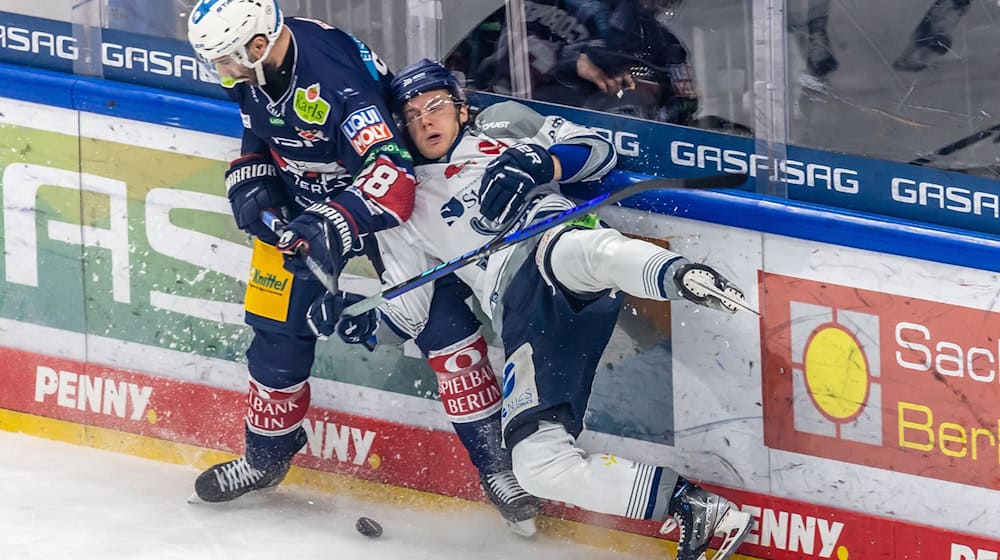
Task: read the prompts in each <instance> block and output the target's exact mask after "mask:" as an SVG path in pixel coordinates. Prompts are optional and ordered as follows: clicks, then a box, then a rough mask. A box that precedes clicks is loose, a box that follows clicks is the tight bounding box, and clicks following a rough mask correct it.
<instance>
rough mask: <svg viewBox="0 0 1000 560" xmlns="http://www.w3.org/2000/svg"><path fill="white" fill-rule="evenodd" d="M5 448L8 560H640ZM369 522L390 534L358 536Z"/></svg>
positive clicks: (69, 455) (0, 501)
mask: <svg viewBox="0 0 1000 560" xmlns="http://www.w3.org/2000/svg"><path fill="white" fill-rule="evenodd" d="M0 449H2V450H3V453H2V457H3V458H2V459H0V511H2V512H3V513H2V516H0V517H2V522H0V559H4V560H6V559H17V560H34V559H38V560H43V559H44V560H55V559H61V558H73V559H83V560H85V559H91V558H93V559H100V560H116V559H123V560H124V559H129V560H135V559H143V560H145V559H164V560H166V559H170V560H202V559H222V558H225V559H255V558H267V559H277V558H294V559H296V560H308V559H314V558H315V559H350V560H364V559H374V560H379V559H393V560H397V559H403V560H420V559H427V560H448V559H450V558H462V559H469V558H475V559H493V558H495V559H498V560H525V559H532V558H539V559H541V558H544V559H546V560H559V559H565V560H570V559H573V560H599V559H611V558H617V559H631V558H638V557H637V556H632V555H629V554H623V553H615V552H611V551H608V550H602V549H598V548H594V547H590V546H586V545H581V544H576V543H571V542H568V541H564V540H561V539H558V538H555V537H547V536H543V535H538V536H537V537H536V538H535V539H533V540H525V539H521V538H519V537H516V536H514V535H513V534H510V533H509V532H508V531H507V529H506V528H505V527H504V526H503V524H502V523H501V521H500V520H499V518H498V517H497V516H496V514H495V513H494V512H493V510H492V509H490V508H487V507H486V506H485V505H480V504H471V503H467V502H457V503H456V505H455V507H454V508H450V509H448V510H445V511H442V510H441V509H440V508H439V509H437V510H427V509H423V510H420V509H411V508H408V507H401V506H395V505H390V504H387V503H373V502H364V501H359V500H358V499H354V498H346V497H343V496H336V495H331V494H323V493H320V492H316V491H312V490H308V489H304V488H293V487H284V486H283V487H279V488H277V489H275V490H270V491H267V492H263V493H257V494H251V495H247V496H244V497H242V498H240V499H239V500H237V501H235V502H232V503H229V504H196V505H192V504H188V503H187V502H186V501H185V500H186V499H187V497H188V496H189V495H190V493H191V491H192V485H193V482H194V478H195V476H196V475H197V471H196V470H195V469H194V468H192V467H182V466H176V465H170V464H166V463H160V462H156V461H151V460H146V459H140V458H137V457H133V456H130V455H123V454H118V453H112V452H108V451H103V450H98V449H93V448H89V447H82V446H76V445H70V444H65V443H59V442H54V441H50V440H46V439H40V438H34V437H30V436H25V435H22V434H12V433H9V432H3V431H0ZM362 515H364V516H367V517H371V518H372V519H375V520H376V521H378V522H379V523H381V524H382V526H383V528H384V529H385V534H384V535H383V536H382V537H381V538H379V539H369V538H367V537H364V536H362V535H360V534H359V533H357V532H356V531H355V530H354V522H355V521H356V520H357V518H358V517H359V516H362Z"/></svg>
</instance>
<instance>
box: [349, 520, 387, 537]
mask: <svg viewBox="0 0 1000 560" xmlns="http://www.w3.org/2000/svg"><path fill="white" fill-rule="evenodd" d="M354 528H355V529H357V530H358V532H359V533H361V534H362V535H364V536H366V537H369V538H372V539H374V538H376V537H381V536H382V526H381V525H379V524H378V523H376V522H375V520H374V519H369V518H367V517H359V518H358V522H357V523H355V524H354Z"/></svg>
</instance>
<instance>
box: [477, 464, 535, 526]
mask: <svg viewBox="0 0 1000 560" xmlns="http://www.w3.org/2000/svg"><path fill="white" fill-rule="evenodd" d="M479 482H480V483H482V485H483V490H485V491H486V497H487V498H489V499H490V502H492V503H493V505H494V506H496V508H497V509H498V510H500V515H502V516H503V519H504V521H506V522H507V526H508V527H510V530H511V531H513V532H514V533H515V534H518V535H520V536H522V537H530V536H533V535H534V534H535V516H537V515H538V506H539V504H540V501H539V499H538V498H536V497H534V496H532V495H531V494H529V493H527V492H525V491H524V488H521V485H520V484H518V482H517V478H515V477H514V472H513V471H503V472H499V473H496V474H483V473H479Z"/></svg>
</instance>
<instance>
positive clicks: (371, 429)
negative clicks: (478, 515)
mask: <svg viewBox="0 0 1000 560" xmlns="http://www.w3.org/2000/svg"><path fill="white" fill-rule="evenodd" d="M0 364H2V365H0V387H3V390H0V408H2V409H8V410H14V411H19V412H24V413H28V414H33V415H38V416H44V417H48V418H55V419H59V420H66V421H70V422H75V423H80V424H84V425H89V426H96V427H101V428H108V429H113V430H118V431H122V432H128V433H133V434H139V435H143V436H148V437H152V438H157V439H162V440H168V441H175V442H181V443H187V444H190V445H195V446H199V447H210V448H215V449H221V450H227V451H231V452H234V453H239V452H240V450H241V449H242V437H243V431H242V425H243V415H244V414H245V402H246V395H245V394H243V393H240V392H236V391H229V390H222V389H217V388H214V387H209V386H205V385H199V384H196V383H190V382H182V381H176V380H171V379H165V378H161V377H155V376H150V375H146V374H141V373H136V372H130V371H124V370H118V369H114V368H107V367H102V366H96V365H93V364H84V363H80V362H76V361H72V360H67V359H63V358H56V357H50V356H44V355H39V354H33V353H28V352H23V351H18V350H13V349H2V348H0ZM442 414H443V412H442ZM305 426H306V430H307V433H308V436H309V443H308V445H307V446H306V448H305V449H304V450H303V452H302V453H300V455H299V456H298V457H297V458H296V463H297V464H299V465H302V466H305V467H309V468H312V469H316V470H321V471H326V472H334V473H339V474H346V475H349V476H354V477H358V478H363V479H367V480H374V481H377V482H382V483H386V484H392V485H396V486H405V487H410V488H416V489H420V490H425V491H430V492H435V493H439V494H444V495H450V496H457V497H462V498H466V499H474V500H482V499H483V497H482V493H481V491H480V489H479V484H478V478H477V476H476V475H475V471H474V469H473V467H472V465H471V464H470V463H469V460H468V458H467V456H466V454H465V451H464V449H462V448H461V445H460V444H459V442H458V440H457V438H456V437H455V436H454V434H451V433H447V432H439V431H435V430H429V429H426V428H420V427H416V426H409V425H404V424H399V423H395V422H391V421H387V420H381V419H375V418H369V417H363V416H357V415H351V414H344V413H341V412H337V411H333V410H326V409H320V408H317V407H313V408H312V409H311V410H310V412H309V414H308V415H307V419H306V424H305ZM713 490H715V491H717V492H719V493H721V494H724V495H725V496H727V497H729V498H730V499H732V500H734V501H735V502H737V503H739V504H740V505H741V508H742V509H743V510H744V511H747V512H749V513H750V514H751V515H753V517H754V521H755V523H754V527H753V529H752V531H751V533H750V535H749V538H748V539H747V542H746V543H745V544H744V545H743V546H742V547H741V549H740V553H741V554H743V555H747V556H752V557H757V558H768V559H774V560H802V559H813V558H816V559H821V558H833V559H836V560H850V559H855V560H857V559H865V560H872V559H886V560H888V559H913V560H1000V558H998V555H997V552H996V551H998V550H1000V541H996V540H989V539H985V538H981V537H975V536H967V535H961V534H958V533H955V532H952V531H945V530H942V529H937V528H931V527H921V526H918V525H915V524H911V523H905V522H899V521H894V520H891V519H885V518H880V517H875V516H872V515H868V514H863V513H858V512H852V511H847V510H842V509H835V508H831V507H826V506H821V505H813V504H806V503H802V502H798V501H793V500H787V499H782V498H776V497H772V496H766V495H762V494H757V493H752V492H745V491H742V490H733V489H728V488H713ZM545 512H546V514H548V515H551V516H554V517H560V518H563V519H570V520H574V521H582V522H584V523H589V524H592V525H597V526H601V527H610V528H614V529H619V530H623V531H628V532H632V533H637V534H642V535H646V536H655V537H660V536H661V535H659V534H658V532H657V529H658V528H659V525H660V524H659V523H654V522H651V521H636V520H628V519H623V518H619V517H613V516H608V515H598V514H593V513H589V512H585V511H582V510H579V509H576V508H568V507H564V506H559V505H551V504H550V505H548V507H546V509H545ZM668 537H669V538H672V539H676V538H677V534H676V532H675V533H674V534H672V535H668Z"/></svg>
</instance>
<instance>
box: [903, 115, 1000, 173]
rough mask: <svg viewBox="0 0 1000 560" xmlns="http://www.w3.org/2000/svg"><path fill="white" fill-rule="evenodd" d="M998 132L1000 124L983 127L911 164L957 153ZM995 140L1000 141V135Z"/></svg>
mask: <svg viewBox="0 0 1000 560" xmlns="http://www.w3.org/2000/svg"><path fill="white" fill-rule="evenodd" d="M998 132H1000V124H995V125H993V126H991V127H989V128H984V129H982V130H980V131H978V132H974V133H972V134H970V135H968V136H966V137H965V138H961V139H959V140H956V141H954V142H952V143H951V144H948V145H947V146H944V147H942V148H939V149H937V150H935V151H934V152H933V153H930V154H928V155H926V156H921V157H918V158H916V159H914V160H912V161H910V162H909V163H910V165H927V164H929V163H933V162H934V160H936V159H937V158H939V157H941V156H950V155H951V154H953V153H955V152H957V151H959V150H964V149H965V148H968V147H969V146H972V145H974V144H978V143H979V142H981V141H983V140H985V139H987V138H989V137H991V136H993V135H995V134H996V133H998ZM993 142H994V143H997V142H1000V137H996V138H994V139H993Z"/></svg>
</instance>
